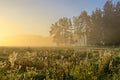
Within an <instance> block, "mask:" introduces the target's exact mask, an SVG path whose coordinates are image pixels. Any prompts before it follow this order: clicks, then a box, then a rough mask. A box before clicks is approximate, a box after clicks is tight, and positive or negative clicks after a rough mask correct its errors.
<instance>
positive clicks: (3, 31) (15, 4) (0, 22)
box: [0, 0, 118, 37]
mask: <svg viewBox="0 0 120 80" xmlns="http://www.w3.org/2000/svg"><path fill="white" fill-rule="evenodd" d="M113 1H118V0H113ZM105 2H106V0H0V37H4V36H8V35H17V34H35V35H36V34H37V35H44V36H48V35H49V28H50V25H51V24H52V23H54V22H55V21H57V20H58V19H59V18H61V17H69V18H72V17H73V16H78V15H79V14H80V12H81V11H83V10H86V11H87V12H89V14H90V13H91V12H92V10H95V8H97V7H98V8H102V6H103V5H104V3H105Z"/></svg>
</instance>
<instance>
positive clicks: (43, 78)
mask: <svg viewBox="0 0 120 80" xmlns="http://www.w3.org/2000/svg"><path fill="white" fill-rule="evenodd" d="M0 80H120V48H94V47H89V48H80V47H64V48H60V47H46V48H45V47H43V48H42V47H41V48H22V47H21V48H19V47H18V48H17V47H13V48H9V47H1V48H0Z"/></svg>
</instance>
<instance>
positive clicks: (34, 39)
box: [0, 35, 54, 47]
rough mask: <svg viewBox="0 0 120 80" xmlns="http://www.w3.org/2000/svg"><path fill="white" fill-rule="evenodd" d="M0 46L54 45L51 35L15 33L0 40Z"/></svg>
mask: <svg viewBox="0 0 120 80" xmlns="http://www.w3.org/2000/svg"><path fill="white" fill-rule="evenodd" d="M0 46H14V47H15V46H16V47H41V46H42V47H45V46H46V47H47V46H49V47H50V46H54V43H53V41H52V38H51V37H45V36H39V35H17V36H9V37H5V38H4V39H3V40H1V41H0Z"/></svg>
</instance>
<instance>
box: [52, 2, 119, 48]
mask: <svg viewBox="0 0 120 80" xmlns="http://www.w3.org/2000/svg"><path fill="white" fill-rule="evenodd" d="M119 33H120V1H118V2H117V3H116V4H113V3H112V1H111V0H108V1H106V3H105V4H104V6H103V9H100V8H96V10H94V11H92V14H91V15H88V13H87V12H86V11H85V10H84V11H82V12H81V14H80V15H79V16H74V17H73V18H72V19H71V18H67V17H63V18H60V19H59V20H58V21H56V22H55V23H54V24H52V25H51V27H50V35H51V36H52V37H53V40H54V42H55V43H56V44H57V45H58V46H60V45H63V46H69V45H74V46H120V35H119Z"/></svg>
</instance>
